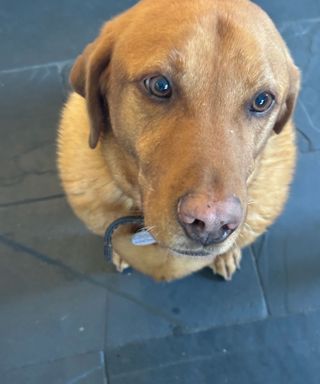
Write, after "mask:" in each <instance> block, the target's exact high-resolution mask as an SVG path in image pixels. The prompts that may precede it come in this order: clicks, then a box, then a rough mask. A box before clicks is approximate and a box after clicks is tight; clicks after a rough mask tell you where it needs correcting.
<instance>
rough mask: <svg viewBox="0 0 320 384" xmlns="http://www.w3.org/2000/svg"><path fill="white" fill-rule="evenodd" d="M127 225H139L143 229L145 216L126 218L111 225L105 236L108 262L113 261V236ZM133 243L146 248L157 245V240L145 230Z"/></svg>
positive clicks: (137, 235) (136, 234)
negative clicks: (146, 246)
mask: <svg viewBox="0 0 320 384" xmlns="http://www.w3.org/2000/svg"><path fill="white" fill-rule="evenodd" d="M127 224H137V225H139V226H141V227H143V224H144V218H143V216H124V217H120V218H119V219H117V220H115V221H114V222H113V223H111V224H110V225H109V227H108V228H107V230H106V232H105V235H104V257H105V258H106V259H107V260H108V261H111V260H112V235H113V233H114V231H115V230H116V229H118V228H119V227H120V226H121V225H127ZM131 242H132V244H133V245H136V246H144V245H151V244H155V243H156V240H155V238H154V237H153V236H152V235H151V233H150V232H148V231H147V230H145V229H139V230H138V231H137V232H136V233H135V234H134V235H133V236H132V238H131Z"/></svg>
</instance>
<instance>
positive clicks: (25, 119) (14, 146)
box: [0, 0, 320, 384]
mask: <svg viewBox="0 0 320 384" xmlns="http://www.w3.org/2000/svg"><path fill="white" fill-rule="evenodd" d="M134 3H135V1H134V0H104V1H102V0H90V1H75V0H68V1H62V0H57V1H54V2H53V1H49V0H35V1H32V2H16V1H10V2H9V1H6V0H0V41H1V60H0V130H1V136H0V137H1V140H0V148H1V150H0V164H1V168H0V383H1V384H20V383H21V384H28V383H32V384H51V383H53V384H58V383H61V384H71V383H72V384H74V383H89V384H100V383H101V384H102V383H108V384H124V383H133V384H151V383H152V384H165V383H166V384H167V383H170V384H171V383H181V384H189V383H197V384H202V383H204V384H207V383H210V384H211V383H215V384H223V383H236V384H269V383H274V384H282V383H283V384H287V383H290V384H301V383H304V384H319V383H320V203H319V196H320V123H319V122H320V108H319V105H318V103H320V70H319V67H320V2H319V0H305V1H303V2H302V1H293V2H289V1H286V0H268V1H266V0H265V1H263V0H259V4H260V5H261V6H262V7H263V8H264V9H266V10H267V12H268V13H269V14H270V15H271V17H272V18H273V20H274V21H275V22H276V24H277V26H278V27H279V29H280V30H281V32H282V34H283V36H284V37H285V39H286V41H287V42H288V44H289V46H290V48H291V50H292V53H293V56H294V58H295V60H296V62H297V64H298V65H299V67H300V68H301V69H302V72H303V87H302V92H301V97H300V100H299V103H298V108H297V113H296V121H297V129H298V145H299V161H298V167H297V172H296V177H295V181H294V184H293V187H292V193H291V197H290V200H289V203H288V204H287V207H286V210H285V212H284V213H283V215H282V216H281V217H280V219H279V220H278V221H277V222H276V223H275V224H274V225H273V227H272V228H271V229H270V230H269V232H268V233H267V234H266V235H264V236H263V237H262V238H260V239H259V240H258V241H257V242H256V243H255V244H254V245H253V246H252V247H250V248H249V249H247V250H246V254H245V257H244V260H243V265H242V269H241V272H239V273H237V275H236V276H235V278H234V280H233V281H232V282H231V283H225V282H223V281H221V280H220V279H218V278H216V277H213V276H212V274H211V273H210V272H209V271H202V272H200V273H198V274H196V275H194V276H192V277H189V278H187V279H184V280H181V281H178V282H175V283H172V284H157V283H154V282H153V281H151V280H150V279H148V278H146V277H144V276H141V275H140V274H138V273H136V272H134V273H132V274H130V275H120V274H117V273H116V272H115V271H114V269H113V267H112V266H110V265H107V264H106V263H105V262H104V260H103V258H102V240H101V239H100V238H98V237H96V236H94V235H92V234H90V233H89V232H88V231H87V230H86V229H85V228H84V227H83V225H82V224H81V223H79V221H78V220H77V219H76V218H75V217H74V216H73V214H72V212H71V211H70V209H69V207H68V205H67V203H66V200H65V198H64V194H63V191H62V190H61V187H60V186H59V182H58V179H57V171H56V166H55V138H56V127H57V122H58V119H59V111H60V109H61V106H62V104H63V102H64V101H65V99H66V96H67V94H68V85H67V74H68V70H69V68H70V65H71V63H72V61H73V59H74V58H75V56H76V55H77V54H78V53H79V52H80V51H81V50H82V48H83V47H84V46H85V44H87V43H88V42H89V41H90V40H91V39H92V38H93V37H94V36H95V35H96V33H97V31H98V29H99V27H100V25H101V23H102V22H103V21H104V20H106V19H108V18H109V17H110V16H112V15H114V14H116V13H118V12H119V11H121V10H122V9H125V8H127V7H129V6H130V5H132V4H134Z"/></svg>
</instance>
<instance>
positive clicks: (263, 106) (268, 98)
mask: <svg viewBox="0 0 320 384" xmlns="http://www.w3.org/2000/svg"><path fill="white" fill-rule="evenodd" d="M273 103H274V96H273V95H272V94H271V93H269V92H262V93H260V94H259V95H258V96H256V97H255V99H254V101H253V103H252V105H251V107H250V112H255V113H262V112H266V111H268V110H269V109H270V108H271V107H272V105H273Z"/></svg>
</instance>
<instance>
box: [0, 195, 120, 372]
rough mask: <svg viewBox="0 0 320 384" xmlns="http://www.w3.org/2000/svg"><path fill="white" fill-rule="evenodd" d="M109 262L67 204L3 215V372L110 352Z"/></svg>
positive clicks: (0, 218)
mask: <svg viewBox="0 0 320 384" xmlns="http://www.w3.org/2000/svg"><path fill="white" fill-rule="evenodd" d="M102 255H103V249H102V239H100V238H97V237H96V236H93V235H92V234H90V233H89V232H88V231H87V230H86V229H85V228H84V227H83V226H82V225H81V223H80V222H79V221H78V220H77V219H76V218H75V217H74V216H73V214H72V212H71V211H70V209H69V208H68V206H67V203H66V201H65V200H64V199H56V200H52V201H44V202H40V203H36V204H25V205H19V206H15V207H10V208H2V209H0V308H1V309H0V311H1V316H0V339H1V343H0V367H1V368H0V370H2V369H4V368H7V369H9V368H13V367H16V368H17V367H20V366H24V365H26V364H38V363H42V362H45V361H48V360H50V361H51V360H55V359H58V358H62V357H66V356H71V355H74V354H79V353H85V352H87V351H92V350H102V349H103V346H104V329H105V305H106V289H107V288H106V286H105V285H103V284H102V283H100V282H99V278H98V276H99V275H100V274H102V275H103V274H106V273H107V272H108V271H110V270H113V268H112V267H111V266H107V265H106V263H105V262H104V260H103V256H102Z"/></svg>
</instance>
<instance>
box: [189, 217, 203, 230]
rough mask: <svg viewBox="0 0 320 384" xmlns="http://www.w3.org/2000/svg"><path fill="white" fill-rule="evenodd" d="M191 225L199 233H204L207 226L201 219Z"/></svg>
mask: <svg viewBox="0 0 320 384" xmlns="http://www.w3.org/2000/svg"><path fill="white" fill-rule="evenodd" d="M191 225H192V226H193V227H194V228H195V229H197V230H199V231H204V230H205V227H206V224H205V223H204V222H203V221H201V220H199V219H195V220H194V222H193V223H192V224H191Z"/></svg>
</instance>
